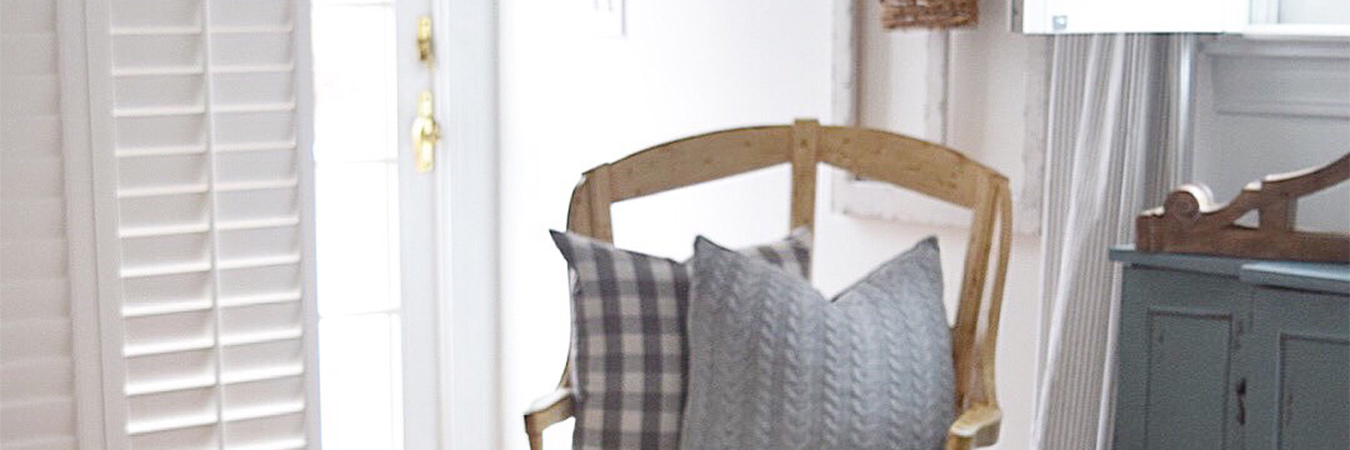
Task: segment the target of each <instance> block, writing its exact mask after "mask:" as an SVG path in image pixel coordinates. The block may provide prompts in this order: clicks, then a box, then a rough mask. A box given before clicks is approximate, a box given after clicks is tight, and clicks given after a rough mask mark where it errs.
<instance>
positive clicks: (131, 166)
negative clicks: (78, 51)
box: [88, 0, 318, 449]
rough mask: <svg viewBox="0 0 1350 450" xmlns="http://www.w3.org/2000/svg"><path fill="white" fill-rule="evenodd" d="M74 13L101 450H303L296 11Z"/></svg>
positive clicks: (309, 397) (302, 139)
mask: <svg viewBox="0 0 1350 450" xmlns="http://www.w3.org/2000/svg"><path fill="white" fill-rule="evenodd" d="M88 5H89V6H88V8H89V18H90V19H89V21H88V27H89V28H88V33H89V36H90V37H91V38H90V39H89V41H88V50H89V61H90V64H89V68H90V69H89V86H90V92H91V97H90V98H91V127H92V131H93V145H92V148H93V154H94V160H95V163H94V178H95V181H94V183H95V185H96V189H95V195H96V196H97V198H96V199H95V202H94V203H95V216H96V222H97V225H96V228H97V246H98V253H99V294H100V304H101V309H102V314H101V320H100V322H101V323H100V325H101V326H102V331H103V336H104V342H105V352H104V358H103V363H104V364H103V365H104V367H103V375H104V376H103V381H104V383H103V388H104V393H103V394H104V416H105V421H106V437H107V441H108V443H109V447H110V448H125V447H129V446H136V447H145V448H172V447H173V446H175V445H179V444H183V445H187V444H191V445H198V446H205V448H226V447H229V448H236V447H237V448H255V447H256V448H269V449H271V448H277V449H283V448H317V447H318V434H317V429H318V415H317V414H318V396H317V393H318V391H317V370H318V364H317V361H316V355H317V353H316V352H315V349H316V343H315V339H316V338H317V335H316V333H315V323H316V320H315V318H316V309H315V308H314V295H313V293H314V280H313V278H314V277H313V273H314V267H313V248H314V246H313V210H312V206H311V205H312V204H313V188H312V185H313V182H312V180H313V176H312V156H311V154H310V152H309V151H308V149H309V143H310V142H312V132H311V131H310V127H311V126H312V125H311V120H310V116H311V114H310V111H312V98H311V96H310V95H309V93H308V92H309V86H310V81H309V79H310V76H311V75H310V71H309V61H308V45H309V44H308V41H309V36H308V29H309V26H308V20H309V18H308V16H309V14H308V3H307V2H305V1H303V0H287V1H284V2H280V3H278V2H261V1H254V0H242V1H241V0H230V1H218V0H192V1H184V0H170V1H158V2H148V1H144V0H93V1H91V2H89V4H88ZM147 19H167V21H161V22H159V23H153V20H147ZM133 444H134V445H133Z"/></svg>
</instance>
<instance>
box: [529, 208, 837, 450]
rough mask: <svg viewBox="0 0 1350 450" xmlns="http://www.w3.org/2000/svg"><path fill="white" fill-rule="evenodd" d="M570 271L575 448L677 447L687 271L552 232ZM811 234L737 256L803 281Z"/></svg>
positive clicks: (685, 360) (685, 355) (685, 357)
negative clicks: (744, 256) (751, 259)
mask: <svg viewBox="0 0 1350 450" xmlns="http://www.w3.org/2000/svg"><path fill="white" fill-rule="evenodd" d="M552 233H553V241H554V243H556V244H557V245H558V250H561V251H562V254H563V257H564V258H566V259H567V263H568V265H569V266H571V275H572V332H573V336H572V380H573V381H572V382H573V386H574V389H575V391H576V392H575V395H576V399H577V400H576V409H575V415H576V419H577V421H576V427H575V431H574V432H573V434H572V448H574V449H578V450H597V449H604V450H608V449H644V450H645V449H676V448H679V440H680V421H681V415H682V413H683V410H684V398H685V379H686V376H687V374H688V372H689V354H688V353H687V351H686V346H687V334H686V333H685V318H686V315H687V312H688V310H689V270H690V269H689V267H688V266H687V265H686V264H685V263H679V262H675V261H672V260H670V259H666V258H660V257H656V256H651V255H645V254H642V253H636V252H630V251H625V250H620V249H618V248H615V247H614V246H613V245H611V244H609V243H606V242H602V241H597V240H594V239H590V238H587V237H585V236H581V235H577V234H572V233H562V232H558V231H553V232H552ZM808 233H809V231H807V230H806V229H804V228H803V229H798V230H796V231H793V233H792V235H791V236H790V237H789V238H788V239H785V240H783V241H780V242H776V243H773V244H768V245H764V246H759V247H753V248H749V249H746V250H742V251H741V253H742V254H745V255H746V256H749V257H751V258H756V259H760V260H764V261H766V262H768V263H770V264H773V265H776V266H779V267H782V268H783V270H785V271H788V272H789V273H793V274H797V275H800V276H803V277H804V276H805V273H806V271H807V270H808V268H809V267H810V257H811V252H810V247H809V246H810V244H809V242H810V239H809V237H808V236H809V234H808Z"/></svg>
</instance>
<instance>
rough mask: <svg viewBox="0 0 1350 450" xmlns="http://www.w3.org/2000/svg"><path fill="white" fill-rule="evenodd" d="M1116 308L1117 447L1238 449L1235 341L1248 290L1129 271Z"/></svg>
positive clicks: (1221, 280)
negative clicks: (1118, 369) (1118, 330)
mask: <svg viewBox="0 0 1350 450" xmlns="http://www.w3.org/2000/svg"><path fill="white" fill-rule="evenodd" d="M1122 293H1123V295H1122V304H1121V326H1120V338H1119V341H1118V342H1120V348H1119V358H1120V379H1119V380H1118V383H1119V386H1118V392H1119V394H1118V398H1117V400H1116V402H1117V403H1116V404H1117V414H1116V430H1115V443H1116V446H1115V448H1116V449H1120V450H1129V449H1177V448H1185V449H1216V450H1217V449H1227V448H1236V447H1235V445H1236V442H1237V438H1238V436H1239V426H1238V424H1237V423H1236V419H1235V414H1234V412H1233V407H1234V403H1235V400H1236V394H1234V392H1235V389H1234V387H1235V386H1236V385H1235V383H1236V378H1237V377H1236V376H1235V375H1234V374H1236V373H1240V368H1239V367H1238V366H1237V363H1238V361H1237V359H1236V358H1235V356H1234V355H1236V351H1237V349H1236V342H1237V340H1238V336H1239V333H1240V330H1241V324H1240V322H1241V321H1242V320H1243V318H1244V317H1245V316H1246V311H1247V308H1249V306H1248V305H1250V303H1249V301H1248V296H1249V288H1248V287H1246V286H1244V285H1242V284H1240V283H1238V282H1237V280H1235V279H1233V278H1227V277H1219V276H1213V275H1204V274H1198V273H1188V272H1174V271H1163V270H1155V269H1149V268H1144V267H1130V268H1128V269H1127V270H1126V271H1125V279H1124V285H1123V292H1122Z"/></svg>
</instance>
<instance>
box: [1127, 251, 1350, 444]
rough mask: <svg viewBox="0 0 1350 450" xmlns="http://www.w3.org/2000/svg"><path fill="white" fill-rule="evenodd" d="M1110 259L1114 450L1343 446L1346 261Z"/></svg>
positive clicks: (1348, 364) (1349, 320)
mask: <svg viewBox="0 0 1350 450" xmlns="http://www.w3.org/2000/svg"><path fill="white" fill-rule="evenodd" d="M1111 256H1112V259H1113V260H1115V261H1118V262H1121V263H1123V264H1124V273H1123V281H1122V286H1121V305H1120V324H1119V328H1118V329H1119V336H1118V339H1117V343H1118V346H1117V348H1118V355H1119V359H1118V361H1119V362H1118V365H1117V369H1118V374H1117V375H1118V377H1117V385H1116V423H1115V435H1114V442H1115V448H1116V449H1117V450H1144V449H1150V450H1157V449H1247V450H1266V449H1271V450H1274V449H1336V450H1344V449H1346V448H1350V297H1348V296H1350V266H1347V265H1341V264H1310V263H1289V262H1258V261H1251V260H1241V259H1233V258H1218V257H1206V256H1193V255H1176V254H1144V253H1137V252H1134V251H1132V250H1131V249H1129V248H1117V249H1113V250H1112V252H1111Z"/></svg>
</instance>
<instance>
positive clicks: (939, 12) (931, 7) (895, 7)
mask: <svg viewBox="0 0 1350 450" xmlns="http://www.w3.org/2000/svg"><path fill="white" fill-rule="evenodd" d="M979 18H980V7H979V1H978V0H881V26H883V27H885V28H886V29H888V30H890V29H896V28H955V27H962V26H967V25H974V24H975V23H976V22H977V21H979Z"/></svg>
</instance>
